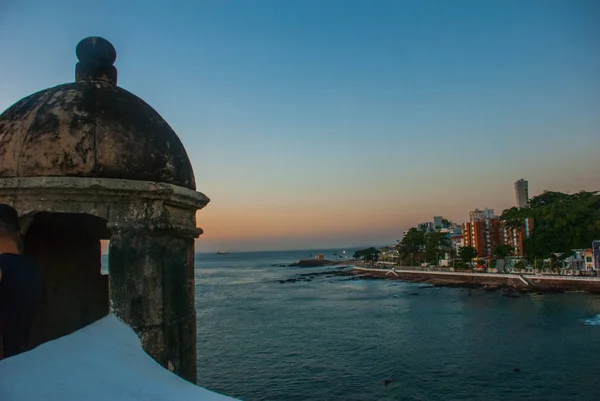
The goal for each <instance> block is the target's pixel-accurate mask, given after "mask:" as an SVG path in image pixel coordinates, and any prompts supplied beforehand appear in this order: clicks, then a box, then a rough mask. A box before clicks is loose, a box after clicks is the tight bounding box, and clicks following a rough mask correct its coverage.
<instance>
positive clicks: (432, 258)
mask: <svg viewBox="0 0 600 401" xmlns="http://www.w3.org/2000/svg"><path fill="white" fill-rule="evenodd" d="M449 248H450V237H448V234H446V233H441V232H439V231H430V232H428V233H426V234H425V258H426V260H427V262H429V263H434V264H437V261H438V256H439V255H440V254H441V253H442V252H445V251H446V250H447V249H449Z"/></svg>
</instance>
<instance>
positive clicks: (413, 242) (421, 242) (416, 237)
mask: <svg viewBox="0 0 600 401" xmlns="http://www.w3.org/2000/svg"><path fill="white" fill-rule="evenodd" d="M424 250H425V231H423V230H419V229H418V228H415V227H412V228H411V229H410V230H408V231H407V232H406V234H405V235H404V238H402V241H400V245H399V251H400V252H402V253H405V254H411V253H412V254H416V253H419V252H423V251H424Z"/></svg>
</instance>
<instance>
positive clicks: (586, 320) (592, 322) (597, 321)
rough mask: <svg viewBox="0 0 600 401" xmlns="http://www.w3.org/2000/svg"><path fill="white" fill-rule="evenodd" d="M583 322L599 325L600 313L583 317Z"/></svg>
mask: <svg viewBox="0 0 600 401" xmlns="http://www.w3.org/2000/svg"><path fill="white" fill-rule="evenodd" d="M583 322H584V324H585V325H586V326H600V314H599V315H596V316H594V317H591V318H589V319H585V320H584V321H583Z"/></svg>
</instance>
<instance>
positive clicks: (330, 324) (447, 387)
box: [196, 251, 600, 401]
mask: <svg viewBox="0 0 600 401" xmlns="http://www.w3.org/2000/svg"><path fill="white" fill-rule="evenodd" d="M309 253H315V251H304V252H257V253H237V254H236V253H234V254H228V255H222V256H217V255H214V254H198V255H197V257H196V267H197V268H196V305H197V311H198V383H199V384H200V385H202V386H204V387H206V388H208V389H211V390H214V391H218V392H221V393H224V394H227V395H230V396H234V397H237V398H240V399H242V400H247V401H256V400H290V401H291V400H511V401H512V400H561V401H563V400H591V399H600V297H599V296H596V295H589V294H581V293H573V294H564V295H548V296H522V297H520V298H516V299H510V298H505V297H502V294H500V293H485V292H480V291H471V292H469V291H467V290H464V291H461V290H460V289H455V288H433V287H423V286H420V285H418V284H409V283H401V282H393V281H386V280H349V279H348V278H347V277H330V278H326V277H324V276H315V278H314V279H313V280H312V281H310V282H296V283H285V284H280V283H279V280H282V279H283V280H285V279H288V278H295V277H297V275H298V274H301V273H309V272H319V271H324V270H325V269H326V268H316V269H312V268H311V269H302V268H293V267H276V266H272V265H273V264H281V263H291V262H294V261H296V260H298V259H300V258H303V257H307V256H308V255H309ZM384 380H390V381H391V382H389V384H388V385H387V386H386V385H384V383H383V381H384Z"/></svg>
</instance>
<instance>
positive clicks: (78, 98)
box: [0, 80, 196, 189]
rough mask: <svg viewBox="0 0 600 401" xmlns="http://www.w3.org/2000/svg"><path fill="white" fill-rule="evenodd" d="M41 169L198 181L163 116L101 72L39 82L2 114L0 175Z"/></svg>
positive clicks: (187, 183)
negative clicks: (45, 85) (43, 85)
mask: <svg viewBox="0 0 600 401" xmlns="http://www.w3.org/2000/svg"><path fill="white" fill-rule="evenodd" d="M44 176H46V177H61V176H67V177H99V178H120V179H128V180H143V181H156V182H163V183H170V184H175V185H178V186H181V187H185V188H189V189H195V188H196V184H195V180H194V173H193V170H192V166H191V163H190V161H189V158H188V156H187V153H186V151H185V148H184V147H183V144H182V143H181V141H180V140H179V138H178V137H177V135H176V134H175V132H174V131H173V129H172V128H171V127H170V126H169V124H167V122H166V121H165V120H164V119H163V118H162V117H161V116H160V115H159V114H158V113H157V112H156V111H155V110H154V109H153V108H152V107H150V106H149V105H148V104H147V103H146V102H144V101H143V100H141V99H140V98H138V97H137V96H135V95H133V94H131V93H129V92H128V91H126V90H124V89H122V88H119V87H117V86H114V85H112V84H111V83H109V82H106V81H100V80H98V81H91V80H89V81H80V82H75V83H70V84H64V85H59V86H56V87H54V88H50V89H46V90H43V91H41V92H38V93H35V94H33V95H31V96H28V97H26V98H24V99H23V100H20V101H19V102H17V103H16V104H14V105H13V106H11V107H10V108H9V109H7V110H6V111H5V112H4V113H2V115H0V178H7V177H44Z"/></svg>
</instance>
